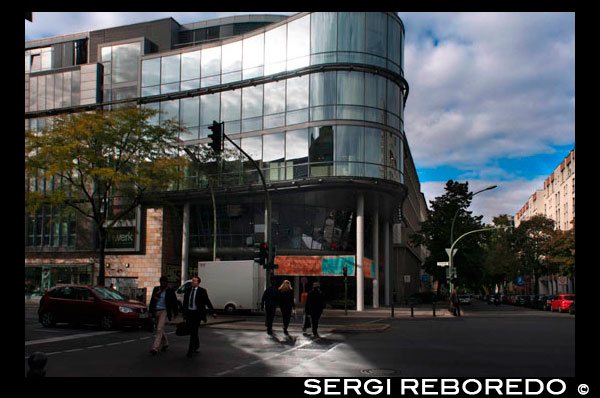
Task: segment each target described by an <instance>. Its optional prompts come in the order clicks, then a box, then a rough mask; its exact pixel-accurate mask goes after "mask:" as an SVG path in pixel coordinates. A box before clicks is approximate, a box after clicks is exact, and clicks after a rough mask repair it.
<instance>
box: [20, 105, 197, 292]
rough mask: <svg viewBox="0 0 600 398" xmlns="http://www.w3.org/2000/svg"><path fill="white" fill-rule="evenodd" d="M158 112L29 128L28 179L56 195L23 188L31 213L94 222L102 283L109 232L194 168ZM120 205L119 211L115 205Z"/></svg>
mask: <svg viewBox="0 0 600 398" xmlns="http://www.w3.org/2000/svg"><path fill="white" fill-rule="evenodd" d="M156 113H157V111H155V110H151V109H140V108H137V107H123V108H118V109H115V110H111V111H105V110H97V111H94V112H86V113H78V114H68V115H61V116H57V117H56V118H55V119H54V120H53V122H52V123H51V125H50V126H49V127H47V128H46V129H45V130H44V131H42V132H35V131H25V172H26V179H27V180H29V181H32V179H34V178H43V179H46V181H54V184H53V187H52V189H51V190H46V191H45V192H40V191H36V190H33V189H31V186H30V185H29V186H27V187H26V192H25V204H26V209H27V210H28V211H29V213H31V214H33V213H35V211H36V210H37V209H38V208H39V207H40V206H42V205H44V204H52V205H57V206H59V208H60V209H62V211H63V212H77V213H79V214H80V215H82V216H84V217H87V218H89V219H90V220H92V221H93V224H94V225H95V227H96V231H97V237H98V251H99V264H100V272H99V277H98V283H99V284H104V247H105V242H106V230H107V228H110V227H112V226H113V225H115V223H116V222H117V221H118V220H119V219H121V218H122V217H123V216H125V215H126V214H127V213H129V212H130V211H132V210H133V209H135V208H136V207H137V206H138V205H139V204H140V203H141V200H142V198H147V197H149V196H151V195H152V194H155V193H158V192H161V191H164V190H166V189H168V188H169V187H170V186H172V184H173V183H174V182H177V181H178V180H179V179H180V178H181V176H182V172H183V170H184V168H185V167H186V166H187V165H188V164H189V163H188V162H189V161H188V160H187V159H186V158H184V157H178V156H177V142H178V134H179V133H180V132H182V131H183V130H184V129H183V128H182V127H181V126H180V125H179V124H178V123H176V122H171V121H167V122H165V123H163V124H161V125H156V124H154V123H153V122H152V119H153V117H154V116H155V115H156ZM115 202H117V203H118V204H119V206H112V204H114V203H115Z"/></svg>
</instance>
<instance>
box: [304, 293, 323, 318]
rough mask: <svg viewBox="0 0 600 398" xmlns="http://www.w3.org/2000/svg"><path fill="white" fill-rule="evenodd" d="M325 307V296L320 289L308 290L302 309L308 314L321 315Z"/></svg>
mask: <svg viewBox="0 0 600 398" xmlns="http://www.w3.org/2000/svg"><path fill="white" fill-rule="evenodd" d="M324 308H325V297H323V293H322V292H321V290H320V289H313V290H311V291H310V292H308V296H307V297H306V304H305V306H304V311H305V312H306V313H307V314H309V315H319V316H320V315H321V314H322V313H323V309H324Z"/></svg>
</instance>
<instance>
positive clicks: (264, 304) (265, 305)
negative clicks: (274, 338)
mask: <svg viewBox="0 0 600 398" xmlns="http://www.w3.org/2000/svg"><path fill="white" fill-rule="evenodd" d="M276 283H277V282H276V281H275V279H271V286H269V287H268V288H266V289H265V291H264V292H263V295H262V299H261V300H260V309H261V310H262V309H264V310H265V326H266V327H267V334H268V335H272V334H273V319H275V310H276V309H277V305H278V304H279V290H277V286H276Z"/></svg>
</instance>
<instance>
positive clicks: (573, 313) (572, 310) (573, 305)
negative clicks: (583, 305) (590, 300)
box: [569, 300, 575, 315]
mask: <svg viewBox="0 0 600 398" xmlns="http://www.w3.org/2000/svg"><path fill="white" fill-rule="evenodd" d="M569 314H571V315H575V301H574V300H573V302H572V303H571V305H570V306H569Z"/></svg>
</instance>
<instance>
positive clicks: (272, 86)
mask: <svg viewBox="0 0 600 398" xmlns="http://www.w3.org/2000/svg"><path fill="white" fill-rule="evenodd" d="M264 86H265V97H264V98H265V115H271V114H273V113H279V112H285V80H282V81H280V82H272V83H267V84H265V85H264Z"/></svg>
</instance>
